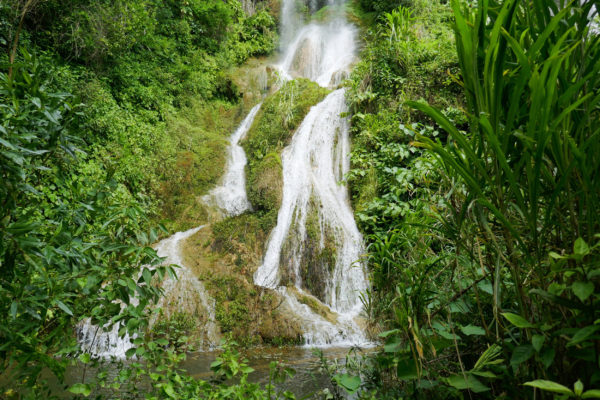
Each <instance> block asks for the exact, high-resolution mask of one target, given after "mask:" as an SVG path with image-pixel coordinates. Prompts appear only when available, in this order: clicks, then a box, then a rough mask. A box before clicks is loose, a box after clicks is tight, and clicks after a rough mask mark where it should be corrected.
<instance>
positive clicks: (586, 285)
mask: <svg viewBox="0 0 600 400" xmlns="http://www.w3.org/2000/svg"><path fill="white" fill-rule="evenodd" d="M571 289H572V290H573V293H574V294H575V296H577V298H579V300H581V301H582V302H583V301H586V300H587V298H588V297H590V296H591V295H592V293H594V284H593V283H592V282H575V283H573V285H572V286H571Z"/></svg>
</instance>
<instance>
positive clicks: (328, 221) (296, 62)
mask: <svg viewBox="0 0 600 400" xmlns="http://www.w3.org/2000/svg"><path fill="white" fill-rule="evenodd" d="M292 3H293V0H284V3H283V10H284V15H285V13H286V12H289V10H291V9H293V5H292ZM288 18H289V16H288ZM284 21H285V19H284ZM284 27H285V26H284ZM292 29H294V31H295V32H297V34H296V35H295V38H294V39H293V40H290V42H289V47H288V48H287V50H286V51H285V52H284V55H283V58H282V60H281V62H280V63H279V64H278V65H277V67H278V68H279V70H280V71H281V75H282V76H283V77H284V78H286V79H290V78H293V77H298V76H302V77H306V78H309V79H311V80H313V81H315V82H316V83H318V84H319V85H321V86H324V87H336V86H337V85H339V83H341V81H342V79H343V78H344V77H345V76H346V75H347V73H348V71H349V69H350V66H351V64H352V62H353V61H354V59H355V52H356V38H355V35H356V31H355V29H354V27H352V26H351V25H350V24H348V23H347V21H346V20H345V18H344V16H343V14H341V13H340V14H338V15H337V17H335V18H333V19H332V20H331V21H330V22H329V23H327V24H316V23H310V24H308V25H306V26H304V27H301V28H298V27H297V26H294V25H292ZM283 37H286V36H285V29H284V34H283ZM347 111H348V109H347V106H346V102H345V90H344V89H340V90H336V91H334V92H332V93H331V94H330V95H329V96H327V97H326V98H325V100H323V101H322V102H321V103H319V104H318V105H316V106H315V107H313V108H312V109H311V110H310V112H309V113H308V115H307V116H306V118H305V119H304V121H303V122H302V124H301V126H300V127H299V128H298V130H297V131H296V133H295V135H294V137H293V139H292V142H291V143H290V145H289V146H288V147H286V148H285V149H284V151H283V154H282V157H281V158H282V163H283V200H282V205H281V208H280V210H279V214H278V217H277V226H276V227H275V229H274V230H273V231H272V232H271V235H270V237H269V242H268V245H267V250H266V254H265V257H264V260H263V264H262V265H261V266H260V267H259V268H258V270H257V271H256V273H255V275H254V281H255V283H256V284H257V285H260V286H264V287H268V288H272V289H276V290H277V291H278V292H279V293H281V294H282V295H283V296H284V298H285V301H286V304H287V306H288V307H289V308H290V310H291V311H292V312H293V313H294V314H295V315H296V316H297V317H298V319H299V320H300V322H301V325H302V328H303V330H304V335H303V336H304V340H305V342H306V344H307V345H310V346H315V345H317V346H326V345H354V344H365V343H367V342H368V340H367V338H366V336H365V334H364V333H363V330H362V329H361V328H360V326H359V323H358V322H357V317H358V316H359V314H360V312H361V310H362V304H361V302H360V297H359V295H360V292H362V291H364V290H365V289H367V285H368V281H367V277H366V274H365V271H364V266H363V265H362V264H361V263H359V262H358V261H359V259H360V257H361V255H362V253H363V250H364V249H363V241H362V237H361V235H360V232H359V231H358V228H357V227H356V223H355V221H354V216H353V213H352V209H351V207H350V203H349V199H348V193H347V188H346V187H345V186H344V185H343V183H342V179H343V176H344V174H345V173H346V172H347V171H348V168H349V153H350V140H349V132H348V120H347V118H345V117H342V114H343V113H345V112H347ZM314 216H316V225H317V226H318V231H319V232H318V239H316V240H315V238H314V237H313V238H311V237H309V236H310V235H309V232H308V231H309V229H314V226H309V223H312V224H313V225H315V221H314ZM312 234H313V235H314V233H312ZM315 242H316V243H315ZM332 244H333V246H334V248H335V256H334V257H333V259H334V260H333V261H332V260H331V259H330V260H329V263H327V264H326V265H323V264H324V263H323V262H316V260H315V257H314V256H313V257H311V256H310V253H315V252H323V251H325V250H327V246H328V245H329V246H330V247H331V245H332ZM307 253H308V255H307ZM307 258H310V260H308V259H307ZM307 263H312V264H315V263H316V264H321V265H307ZM331 264H334V265H331ZM315 279H316V280H317V281H318V282H321V287H320V288H316V289H317V290H316V291H317V292H318V293H310V292H311V290H309V288H310V287H311V286H313V287H314V286H315V283H314V282H313V281H314V280H315ZM317 284H318V283H317ZM290 286H293V288H290ZM310 294H315V295H317V294H318V296H316V297H318V300H320V302H322V304H324V305H325V306H326V307H328V308H329V310H330V311H332V312H333V315H334V318H325V317H323V316H321V315H320V314H319V313H317V312H316V310H314V309H312V308H311V307H309V306H308V305H307V304H304V303H307V302H310V303H312V304H314V300H317V299H315V298H314V297H312V296H309V295H310ZM307 296H309V298H310V299H312V301H311V300H309V301H306V297H307ZM303 301H304V303H303Z"/></svg>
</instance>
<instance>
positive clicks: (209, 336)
mask: <svg viewBox="0 0 600 400" xmlns="http://www.w3.org/2000/svg"><path fill="white" fill-rule="evenodd" d="M202 228H203V226H200V227H197V228H194V229H190V230H188V231H185V232H178V233H176V234H174V235H173V236H171V237H169V238H167V239H164V240H162V241H161V242H159V243H158V244H157V245H156V252H157V253H158V255H159V257H165V264H167V265H170V264H175V265H178V266H180V267H181V268H179V269H177V270H176V273H177V280H174V279H170V278H167V279H165V281H164V282H163V290H164V296H163V297H161V299H160V301H159V303H158V307H161V308H162V309H163V310H165V311H166V316H167V317H168V316H169V315H171V314H172V313H173V312H177V311H179V312H187V313H191V314H192V315H196V316H201V318H199V320H201V321H202V322H203V323H204V327H205V330H204V337H203V338H202V339H203V340H202V343H201V345H202V347H203V348H208V349H210V348H215V347H216V346H217V345H218V344H219V342H220V340H221V336H220V332H219V327H218V325H217V323H216V321H215V301H214V299H212V298H211V297H210V295H209V294H208V292H207V291H206V288H205V287H204V284H203V283H202V282H201V281H200V280H199V279H198V277H196V276H195V275H194V273H193V272H192V271H190V269H189V268H188V267H186V266H185V263H184V262H183V257H182V254H181V250H182V249H181V245H182V244H183V242H184V241H185V240H186V239H188V238H189V237H190V236H192V235H195V234H196V233H197V232H198V231H200V229H202Z"/></svg>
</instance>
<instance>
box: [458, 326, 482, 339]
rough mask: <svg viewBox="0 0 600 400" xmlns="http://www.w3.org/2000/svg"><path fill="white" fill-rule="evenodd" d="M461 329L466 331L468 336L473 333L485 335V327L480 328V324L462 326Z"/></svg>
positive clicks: (463, 331)
mask: <svg viewBox="0 0 600 400" xmlns="http://www.w3.org/2000/svg"><path fill="white" fill-rule="evenodd" d="M460 330H461V332H462V333H464V334H465V335H467V336H471V335H479V336H483V335H485V331H484V330H483V328H480V327H479V326H475V325H467V326H462V327H461V328H460Z"/></svg>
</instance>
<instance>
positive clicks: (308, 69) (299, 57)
mask: <svg viewBox="0 0 600 400" xmlns="http://www.w3.org/2000/svg"><path fill="white" fill-rule="evenodd" d="M311 39H312V38H310V37H309V38H306V39H304V40H303V41H302V43H301V44H300V46H299V47H298V51H297V52H296V54H295V55H294V59H293V61H292V64H291V68H290V72H291V74H292V76H295V77H300V76H309V77H312V76H315V75H316V71H318V70H319V67H320V64H321V60H320V58H321V54H322V53H323V51H322V49H321V48H320V47H321V46H320V44H319V43H317V42H315V41H314V40H311Z"/></svg>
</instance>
